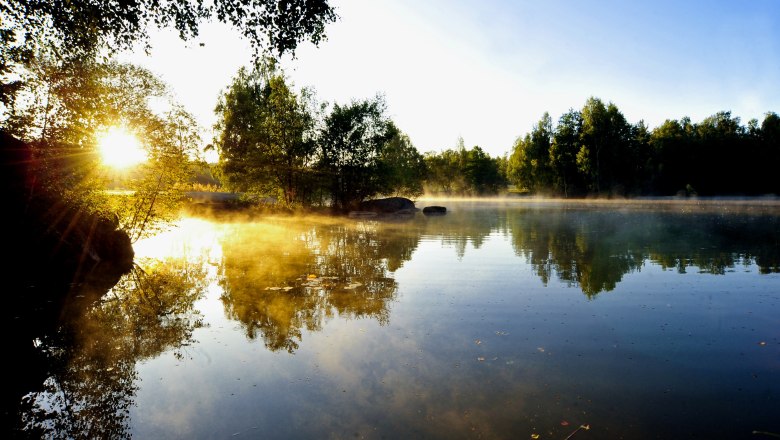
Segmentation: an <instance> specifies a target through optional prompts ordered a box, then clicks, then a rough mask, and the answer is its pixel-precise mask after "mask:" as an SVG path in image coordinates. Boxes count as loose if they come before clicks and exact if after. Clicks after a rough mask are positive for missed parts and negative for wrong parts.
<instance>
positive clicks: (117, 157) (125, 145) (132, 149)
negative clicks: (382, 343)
mask: <svg viewBox="0 0 780 440" xmlns="http://www.w3.org/2000/svg"><path fill="white" fill-rule="evenodd" d="M97 141H98V149H99V150H100V157H101V159H102V160H103V163H104V164H106V165H108V166H110V167H113V168H129V167H131V166H133V165H138V164H139V163H141V162H144V161H146V160H147V158H148V157H147V154H146V151H145V150H144V149H143V147H141V143H140V142H139V141H138V138H136V137H135V135H134V134H133V133H131V132H130V131H128V130H127V129H126V128H124V127H111V128H109V129H108V130H107V131H106V132H105V133H102V134H100V135H99V136H98V139H97Z"/></svg>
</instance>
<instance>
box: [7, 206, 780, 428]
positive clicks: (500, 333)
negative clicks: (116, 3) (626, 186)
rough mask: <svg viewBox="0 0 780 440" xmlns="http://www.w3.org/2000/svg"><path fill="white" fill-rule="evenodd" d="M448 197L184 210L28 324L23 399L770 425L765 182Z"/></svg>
mask: <svg viewBox="0 0 780 440" xmlns="http://www.w3.org/2000/svg"><path fill="white" fill-rule="evenodd" d="M418 205H422V206H425V204H424V203H422V204H418ZM448 206H449V208H450V210H449V212H448V214H447V215H445V216H437V217H425V216H423V215H422V214H418V215H417V216H416V217H414V218H413V219H411V220H408V221H400V220H398V221H381V222H377V221H365V220H350V219H335V218H314V217H312V218H258V219H254V220H240V221H239V220H235V221H226V220H224V219H223V220H220V221H215V220H205V219H198V218H186V219H183V220H182V221H181V223H180V224H179V226H178V227H177V228H175V229H173V230H172V231H170V232H167V233H164V234H161V235H159V236H157V237H153V238H151V239H148V240H146V241H144V242H140V243H138V244H137V245H136V253H137V256H138V257H139V258H138V262H139V268H141V269H143V270H137V271H135V272H134V273H133V274H130V275H128V276H127V277H125V278H124V279H123V280H122V281H121V282H120V284H118V285H117V286H115V287H114V288H113V289H112V291H110V292H109V293H108V294H107V295H106V296H105V297H104V298H103V299H102V301H101V303H100V304H99V305H98V306H96V307H94V308H93V309H91V311H90V312H89V313H87V314H86V315H84V316H81V317H79V318H78V319H75V320H73V321H68V322H67V323H65V324H63V326H62V327H61V328H60V329H59V330H58V333H57V334H59V335H60V336H59V337H57V336H56V335H55V336H52V337H50V338H40V339H38V340H36V341H35V343H36V347H37V349H39V350H41V351H42V352H43V353H45V356H44V358H45V359H46V362H49V363H50V365H49V367H47V368H48V369H47V371H48V372H49V373H48V375H47V379H46V381H45V382H44V386H43V387H42V389H39V390H36V391H34V392H31V393H29V394H27V395H26V397H25V398H24V402H25V404H24V405H23V406H22V411H21V412H20V415H19V418H20V421H21V423H22V424H23V425H24V426H26V428H27V429H28V432H44V433H47V435H49V436H51V437H90V438H96V437H124V436H128V437H129V436H132V437H136V438H156V439H161V438H203V439H215V438H234V437H235V438H264V439H269V438H270V439H274V438H446V439H453V438H512V439H517V438H519V439H524V438H536V437H535V436H537V435H538V436H539V438H557V439H563V438H566V436H568V435H569V434H570V433H572V432H573V431H574V430H575V429H577V428H578V427H579V426H581V425H586V426H588V427H589V428H590V429H589V430H585V429H581V430H580V431H579V432H577V433H576V434H575V436H573V437H572V438H574V439H578V438H581V439H587V438H591V439H609V438H631V439H643V438H664V439H668V438H760V435H759V434H753V431H754V430H755V431H765V432H774V433H780V417H778V414H780V402H778V398H780V394H778V392H780V275H778V272H780V216H778V213H777V208H776V207H775V206H771V205H770V206H761V205H754V204H750V203H742V204H739V203H737V204H734V203H732V204H729V203H717V204H716V203H712V204H702V203H688V204H683V203H660V202H658V203H655V202H650V203H646V204H631V205H624V204H607V205H587V204H546V203H517V202H515V203H498V202H491V203H487V202H481V203H476V202H475V203H466V202H461V203H449V204H448ZM63 333H66V334H67V337H66V338H65V337H62V336H61V335H62V334H63Z"/></svg>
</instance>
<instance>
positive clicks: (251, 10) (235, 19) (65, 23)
mask: <svg viewBox="0 0 780 440" xmlns="http://www.w3.org/2000/svg"><path fill="white" fill-rule="evenodd" d="M209 3H210V4H205V5H204V2H203V1H202V0H198V1H179V0H125V1H122V2H94V1H91V0H17V1H11V2H7V1H3V2H2V3H0V13H2V14H3V16H4V18H5V20H4V21H5V22H6V23H8V25H9V27H10V28H11V29H15V30H18V31H22V32H23V34H24V37H25V44H34V43H35V42H37V41H40V39H44V38H55V39H57V40H59V41H61V42H62V43H63V47H62V50H63V52H71V53H73V54H84V53H93V52H94V51H95V50H98V49H108V50H109V51H112V52H113V51H116V50H121V49H129V48H131V47H132V46H133V45H134V44H136V43H137V42H141V43H144V44H147V45H148V42H149V41H148V40H149V29H150V28H152V27H158V28H167V27H173V28H174V29H175V30H176V31H178V32H179V36H180V37H181V38H182V39H184V40H187V39H190V38H194V37H197V36H198V32H199V28H200V24H201V23H202V22H203V21H208V20H213V19H214V18H216V19H217V20H218V21H220V22H222V23H226V24H230V25H232V26H233V27H235V28H237V29H238V30H239V31H240V32H241V33H242V34H243V35H244V37H245V38H247V39H248V40H249V42H250V43H251V44H252V47H253V48H254V49H255V50H256V51H259V50H263V49H270V50H273V51H276V52H277V53H279V54H282V53H285V52H288V51H294V50H295V48H296V47H297V45H298V43H299V42H301V41H304V40H311V41H312V42H313V43H315V44H316V43H318V42H319V41H320V40H322V38H324V28H325V25H326V24H328V23H331V22H333V21H335V20H336V18H337V16H336V13H335V11H334V10H333V7H332V6H330V5H329V4H328V0H253V1H251V2H246V1H241V0H214V1H213V2H209Z"/></svg>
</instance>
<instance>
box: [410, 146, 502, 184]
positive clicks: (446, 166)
mask: <svg viewBox="0 0 780 440" xmlns="http://www.w3.org/2000/svg"><path fill="white" fill-rule="evenodd" d="M425 165H426V167H427V172H428V177H427V179H426V181H425V190H426V192H428V193H431V194H437V195H446V196H452V195H454V196H479V195H495V194H498V193H499V192H500V191H501V190H503V189H505V188H506V182H507V181H506V160H505V159H504V158H501V157H499V158H492V157H490V155H489V154H487V153H485V152H484V151H483V150H482V149H481V148H480V147H478V146H474V147H472V148H471V149H469V150H467V149H466V147H465V145H464V143H463V139H462V138H461V139H458V145H457V146H456V148H455V149H447V150H444V151H442V152H440V153H435V152H429V153H426V154H425Z"/></svg>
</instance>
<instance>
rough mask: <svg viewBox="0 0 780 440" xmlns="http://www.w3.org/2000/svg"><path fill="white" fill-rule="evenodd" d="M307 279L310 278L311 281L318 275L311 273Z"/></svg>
mask: <svg viewBox="0 0 780 440" xmlns="http://www.w3.org/2000/svg"><path fill="white" fill-rule="evenodd" d="M307 278H309V279H310V280H311V279H314V278H317V275H314V274H313V273H310V274H309V276H308V277H307Z"/></svg>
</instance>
